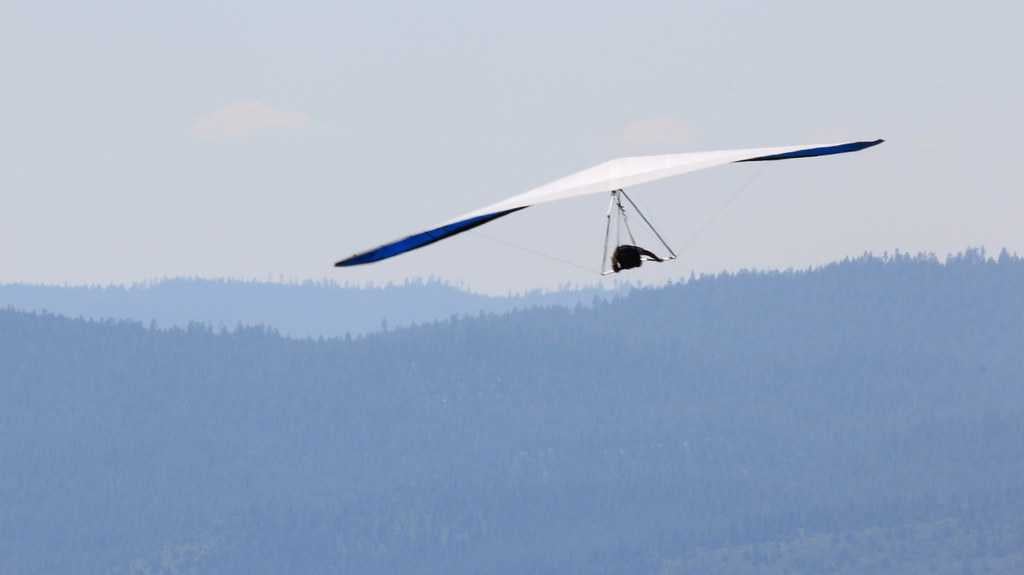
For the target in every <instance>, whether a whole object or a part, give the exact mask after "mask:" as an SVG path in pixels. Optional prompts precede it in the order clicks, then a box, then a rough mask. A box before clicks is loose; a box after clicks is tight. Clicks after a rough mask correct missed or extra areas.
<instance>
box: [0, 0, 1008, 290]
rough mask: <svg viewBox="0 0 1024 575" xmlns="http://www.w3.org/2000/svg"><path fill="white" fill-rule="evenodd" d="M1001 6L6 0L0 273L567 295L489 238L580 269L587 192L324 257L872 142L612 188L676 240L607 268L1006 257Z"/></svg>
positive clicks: (588, 228)
mask: <svg viewBox="0 0 1024 575" xmlns="http://www.w3.org/2000/svg"><path fill="white" fill-rule="evenodd" d="M1022 16H1024V9H1022V8H1020V4H1019V3H1016V2H985V1H980V2H970V3H966V2H935V1H905V2H892V1H884V2H883V1H878V2H875V1H859V2H844V3H838V2H821V1H813V2H811V1H808V2H715V3H712V2H666V3H652V4H644V3H638V2H609V3H603V4H599V3H595V2H575V3H553V2H538V3H532V2H516V3H501V4H494V5H491V4H488V3H483V2H468V1H454V2H430V3H423V2H401V3H398V2H394V3H385V2H376V3H370V2H367V3H340V2H290V3H281V2H264V1H249V2H238V3H232V4H228V3H201V2H164V3H155V2H154V3H151V2H146V3H142V2H129V1H125V2H105V1H93V2H60V3H57V2H40V1H38V0H36V1H31V2H27V1H25V2H23V1H18V0H14V1H12V0H5V1H4V2H3V3H2V4H0V70H2V72H3V75H2V78H3V80H2V82H3V84H2V86H3V91H2V94H3V96H2V98H0V154H2V157H3V164H2V166H3V167H2V169H0V199H2V205H0V281H4V282H10V281H29V282H72V283H82V282H104V283H105V282H128V281H134V280H142V279H148V278H157V277H162V276H177V275H198V276H207V277H224V276H230V277H242V278H267V277H273V278H277V277H279V276H283V277H285V278H291V279H301V278H318V277H330V278H334V279H337V280H339V281H356V282H364V281H376V282H380V281H388V280H397V279H401V278H404V277H410V276H422V275H431V274H432V275H436V276H439V277H442V278H446V279H450V280H453V281H460V282H465V283H466V284H467V285H469V286H471V287H475V288H478V289H483V290H488V291H504V290H505V289H509V288H511V289H518V288H523V287H532V286H552V285H557V284H559V283H563V282H590V281H594V280H596V278H595V277H594V276H593V275H588V274H587V273H585V272H583V271H581V270H578V269H576V268H573V267H571V266H566V265H563V264H558V263H554V262H552V261H549V260H547V259H543V258H539V257H536V256H533V255H529V254H526V253H523V252H521V251H517V250H514V249H510V248H508V247H506V246H504V245H503V244H501V243H498V242H496V241H494V238H497V239H498V240H501V241H511V242H514V243H516V244H520V245H523V246H528V247H530V248H534V249H540V250H542V251H546V252H552V253H556V254H559V255H560V256H561V257H564V258H566V259H569V260H573V261H576V262H579V263H581V264H585V265H588V266H591V267H594V268H596V267H597V265H598V263H599V262H598V260H599V258H600V249H601V244H600V242H601V236H602V233H603V228H602V217H603V211H604V207H605V198H603V197H592V198H586V199H580V200H575V201H570V202H564V203H561V204H557V205H552V206H547V207H543V208H537V209H533V210H526V211H525V212H523V213H521V214H517V215H515V216H511V217H509V218H506V219H505V220H503V221H500V222H497V223H495V224H493V225H490V226H486V227H484V228H481V229H480V230H479V231H478V232H479V233H477V232H471V233H469V234H466V235H464V236H462V237H460V238H456V239H453V240H450V241H446V242H443V243H441V244H437V245H436V246H432V247H430V248H427V249H425V250H421V251H418V252H415V253H412V254H409V255H407V256H405V257H402V258H397V259H394V260H391V261H389V262H384V263H381V264H378V265H374V266H369V267H365V268H362V269H355V270H335V269H333V268H331V264H332V262H334V261H335V260H336V259H338V258H339V257H342V256H346V255H349V254H350V253H352V252H354V251H357V250H360V249H363V248H366V247H369V246H370V245H374V244H377V243H379V242H381V241H385V240H390V239H393V238H394V237H396V236H399V235H402V234H404V233H407V232H411V231H415V230H417V229H419V228H422V227H424V226H428V225H432V224H436V223H438V222H439V221H443V220H445V219H447V218H448V217H450V216H453V215H456V214H459V213H461V212H464V211H467V210H469V209H474V208H476V207H479V206H481V205H484V204H487V203H491V202H493V201H496V200H499V199H502V198H504V197H506V196H509V195H512V194H516V193H519V192H521V191H524V190H525V189H527V188H529V187H532V186H534V185H537V184H541V183H544V182H545V181H548V180H550V179H553V178H556V177H559V176H561V175H564V174H566V173H569V172H572V171H575V170H577V169H581V168H584V167H587V166H589V165H591V164H595V163H598V162H601V161H604V160H606V159H608V158H610V157H613V156H618V155H624V154H634V153H664V152H681V151H689V150H704V149H716V148H725V147H749V146H764V145H784V144H802V143H818V142H832V141H837V140H846V139H873V138H877V137H883V138H886V139H888V142H887V143H886V144H885V145H883V146H881V147H879V148H875V149H872V150H869V151H866V152H863V153H860V154H855V155H850V156H844V157H837V158H824V159H818V160H807V161H797V162H788V163H774V164H771V165H768V166H764V167H763V168H757V167H753V166H733V167H727V168H723V169H719V170H714V171H711V172H705V173H702V174H697V175H693V176H684V177H682V178H678V179H674V180H670V181H669V182H667V183H663V184H657V185H652V186H648V187H644V188H640V189H638V190H636V191H635V193H634V194H633V195H634V198H635V199H637V200H638V201H639V202H640V204H641V206H642V207H645V208H646V209H647V211H648V212H649V213H650V215H652V216H653V217H654V219H655V223H657V224H658V225H659V228H660V229H661V230H662V231H663V232H664V233H665V235H666V236H667V237H668V239H669V240H670V241H671V242H672V243H674V244H675V245H676V246H677V247H678V248H681V249H685V248H688V250H687V251H686V253H685V254H684V257H683V258H682V260H681V261H680V262H677V263H675V264H672V265H663V266H650V267H645V268H644V269H643V270H641V271H640V272H639V273H633V274H632V275H631V276H630V279H637V280H645V281H647V280H649V281H660V280H663V279H665V278H669V277H678V276H685V275H689V273H690V271H691V270H696V271H698V272H700V271H717V270H721V269H735V268H738V267H745V266H756V267H785V266H804V265H808V264H815V263H821V262H825V261H828V260H832V259H835V258H840V257H842V256H845V255H858V254H861V253H863V252H864V251H867V250H871V251H875V252H881V251H885V250H890V251H891V250H893V249H895V248H899V249H902V250H910V251H916V250H931V251H935V252H937V253H939V254H940V255H941V254H945V253H948V252H951V251H956V250H960V249H962V248H964V247H966V246H972V245H973V246H977V245H984V246H986V247H988V248H990V249H997V248H999V247H1002V246H1006V247H1008V248H1010V249H1012V250H1016V251H1018V252H1024V226H1022V225H1021V218H1022V216H1024V198H1022V194H1021V191H1022V190H1021V187H1022V186H1021V184H1020V178H1021V172H1020V169H1019V166H1020V163H1021V162H1020V159H1019V158H1018V155H1019V153H1020V150H1019V145H1018V141H1019V140H1020V134H1021V132H1022V128H1024V126H1022V124H1024V121H1022V114H1021V112H1020V102H1021V101H1022V99H1024V98H1022V96H1024V80H1022V75H1021V73H1020V62H1019V59H1020V57H1021V54H1022V53H1024V41H1022V40H1021V33H1020V22H1021V21H1022ZM755 175H756V176H757V179H756V180H755V181H754V183H753V185H752V186H751V187H750V188H749V190H748V191H747V192H746V193H745V195H744V196H743V197H742V198H741V199H740V200H739V201H738V202H736V203H735V204H734V205H733V206H732V208H731V209H730V210H728V211H727V212H724V213H723V214H722V215H721V217H720V218H719V219H718V220H717V221H716V222H715V223H714V225H712V226H709V227H708V228H707V229H706V231H705V232H704V233H703V234H702V235H701V236H699V237H698V239H697V241H696V242H695V243H694V244H693V245H692V246H689V247H688V246H687V241H686V240H687V238H689V237H691V235H692V234H693V232H694V231H695V229H697V228H699V227H700V226H701V224H702V222H704V221H705V220H706V219H707V218H709V217H712V216H714V215H715V214H718V213H720V210H721V208H722V206H723V205H724V204H725V203H726V200H727V198H728V197H729V196H731V195H732V194H733V193H734V192H735V191H736V190H737V189H739V188H740V187H741V186H742V185H743V184H744V183H745V182H747V181H748V180H749V179H750V178H751V177H754V176H755Z"/></svg>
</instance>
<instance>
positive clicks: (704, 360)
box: [0, 251, 1024, 575]
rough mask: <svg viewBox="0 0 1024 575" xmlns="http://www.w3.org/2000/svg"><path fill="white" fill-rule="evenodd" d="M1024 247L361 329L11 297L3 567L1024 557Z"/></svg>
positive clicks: (551, 567) (207, 569) (843, 563)
mask: <svg viewBox="0 0 1024 575" xmlns="http://www.w3.org/2000/svg"><path fill="white" fill-rule="evenodd" d="M1022 349H1024V260H1022V259H1021V258H1017V257H1015V256H1011V255H1009V254H1000V255H999V256H998V257H996V258H987V257H985V256H984V255H983V254H982V253H981V252H977V251H972V252H968V253H966V254H961V255H958V256H955V257H951V258H949V259H947V260H946V261H945V262H939V261H938V260H937V259H936V258H934V257H931V256H927V255H925V256H909V255H904V254H896V255H893V256H889V257H884V258H873V257H864V258H857V259H851V260H845V261H843V262H839V263H835V264H831V265H828V266H823V267H821V268H818V269H814V270H802V271H786V272H740V273H735V274H720V275H716V276H706V277H703V278H698V279H695V280H693V281H687V282H685V283H679V284H674V285H670V286H666V287H662V288H649V289H636V290H633V291H632V292H631V293H630V294H629V295H627V296H624V297H622V298H620V299H617V300H614V301H597V302H595V303H594V304H593V305H591V306H579V307H557V306H556V307H549V308H543V309H539V308H527V309H523V310H518V311H513V312H509V313H501V314H476V315H471V316H462V317H458V318H454V319H448V320H443V321H438V322H434V323H430V324H426V325H419V326H416V327H409V328H404V329H395V330H388V331H386V332H385V331H380V332H376V333H373V334H369V335H367V336H365V337H360V338H345V337H342V338H334V339H323V340H320V339H314V340H297V339H289V338H283V337H281V336H279V335H278V334H276V333H275V332H274V331H273V330H269V329H263V328H242V329H237V330H229V331H225V332H222V331H220V330H216V329H210V328H208V327H205V326H200V325H195V324H192V325H189V326H186V327H182V328H172V329H162V330H151V329H147V328H146V327H145V325H144V324H140V323H138V322H128V321H112V320H105V321H84V320H80V319H69V318H65V317H58V316H53V315H50V314H43V313H24V312H16V311H10V310H0V464H2V473H0V510H2V513H0V535H2V536H0V573H19V574H29V575H31V574H35V573H41V574H42V573H78V572H82V573H116V574H138V573H161V574H169V573H196V574H205V573H210V574H214V573H216V574H225V573H239V574H242V573H244V574H246V575H248V574H262V573H267V574H271V573H366V574H370V575H372V574H377V573H380V574H385V573H410V574H424V575H426V574H433V573H452V574H455V575H460V574H467V575H468V574H475V573H496V574H499V575H501V574H506V573H507V574H519V573H538V574H551V575H563V574H579V575H584V574H587V575H589V574H592V573H599V574H623V575H625V574H636V573H639V574H647V573H650V574H659V575H675V574H680V575H682V574H684V573H695V572H700V573H703V572H711V573H721V574H724V575H747V574H750V573H780V574H781V573H792V574H808V575H810V574H815V575H818V574H821V573H834V574H844V575H845V574H853V573H857V574H860V573H868V574H878V575H882V574H889V573H901V574H903V573H911V574H918V573H921V574H923V573H929V574H932V573H936V574H939V575H954V574H955V575H959V574H962V573H972V574H980V573H1018V572H1020V571H1021V569H1022V568H1024V553H1022V552H1021V550H1022V549H1024V375H1022V374H1024V354H1022V353H1021V350H1022Z"/></svg>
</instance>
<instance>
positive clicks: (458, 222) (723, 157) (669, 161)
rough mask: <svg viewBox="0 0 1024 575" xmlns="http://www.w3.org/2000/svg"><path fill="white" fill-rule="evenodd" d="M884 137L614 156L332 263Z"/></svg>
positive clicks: (362, 260)
mask: <svg viewBox="0 0 1024 575" xmlns="http://www.w3.org/2000/svg"><path fill="white" fill-rule="evenodd" d="M882 142H883V140H872V141H862V142H848V143H843V144H832V145H824V146H784V147H779V148H751V149H746V150H721V151H717V152H695V153H687V154H668V155H664V156H639V157H632V158H619V159H616V160H610V161H608V162H605V163H603V164H598V165H596V166H594V167H592V168H587V169H586V170H583V171H581V172H576V173H575V174H572V175H569V176H566V177H564V178H561V179H559V180H555V181H553V182H550V183H548V184H544V185H543V186H540V187H538V188H534V189H532V190H530V191H528V192H526V193H523V194H519V195H517V196H513V197H511V198H508V199H507V200H504V201H501V202H498V203H496V204H492V205H490V206H487V207H484V208H480V209H479V210H476V211H473V212H469V213H468V214H463V215H461V216H459V217H457V218H453V219H451V220H449V221H447V222H445V223H444V224H441V225H440V226H437V227H434V228H431V229H428V230H424V231H421V232H417V233H415V234H412V235H410V236H406V237H404V238H401V239H399V240H395V241H393V242H389V243H386V244H384V245H381V246H378V247H375V248H373V249H370V250H366V251H364V252H360V253H358V254H355V255H353V256H350V257H348V258H345V259H343V260H341V261H339V262H337V263H336V264H334V265H336V266H339V267H343V266H354V265H359V264H367V263H371V262H376V261H380V260H384V259H387V258H391V257H394V256H397V255H399V254H403V253H405V252H408V251H412V250H414V249H417V248H421V247H423V246H426V245H429V244H432V243H434V242H437V241H440V240H443V239H445V238H448V237H451V236H454V235H456V234H460V233H462V232H465V231H467V230H471V229H473V228H475V227H477V226H480V225H483V224H486V223H487V222H490V221H492V220H495V219H497V218H500V217H502V216H506V215H508V214H511V213H513V212H516V211H518V210H521V209H523V208H526V207H529V206H534V205H537V204H544V203H547V202H554V201H557V200H564V199H567V198H574V197H577V196H583V195H587V194H596V193H606V192H611V191H614V190H619V189H622V188H628V187H633V186H637V185H640V184H645V183H648V182H654V181H657V180H662V179H665V178H670V177H672V176H679V175H682V174H686V173H689V172H695V171H697V170H703V169H705V168H713V167H715V166H722V165H725V164H733V163H737V162H765V161H772V160H790V159H795V158H812V157H815V156H829V155H833V154H844V153H848V152H856V151H859V150H863V149H865V148H870V147H871V146H876V145H878V144H881V143H882Z"/></svg>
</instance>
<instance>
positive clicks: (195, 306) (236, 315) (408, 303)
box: [0, 278, 628, 338]
mask: <svg viewBox="0 0 1024 575" xmlns="http://www.w3.org/2000/svg"><path fill="white" fill-rule="evenodd" d="M627 291H628V289H626V288H620V289H616V290H602V289H596V288H581V287H566V288H565V289H561V290H558V291H552V292H545V291H534V292H527V293H522V294H512V295H506V296H486V295H481V294H477V293H472V292H469V291H466V290H463V289H459V288H457V287H453V286H451V285H448V284H444V283H441V282H439V281H434V280H427V281H410V282H406V283H404V284H394V285H391V284H389V285H383V286H368V287H359V286H345V285H339V284H335V283H331V282H310V281H307V282H301V283H273V282H255V281H237V280H205V279H189V278H176V279H166V280H162V281H158V282H150V283H142V284H136V285H126V286H119V285H111V286H58V285H33V284H0V308H2V307H10V308H12V309H19V310H23V311H45V312H49V313H55V314H59V315H65V316H69V317H84V318H87V319H100V320H102V319H127V320H134V321H138V322H141V323H143V324H145V325H147V326H148V325H151V324H153V325H155V326H159V327H185V326H188V325H189V324H191V323H203V324H207V325H210V326H213V327H217V328H220V327H226V328H229V329H234V328H235V327H238V326H239V325H242V326H250V327H251V326H255V325H265V326H272V327H273V328H274V329H275V330H277V331H278V332H280V333H281V334H282V335H287V336H291V337H312V338H316V337H342V336H345V335H346V334H351V335H361V334H365V333H370V332H374V331H380V330H382V329H384V328H386V327H391V328H394V327H402V326H407V325H412V324H415V323H424V322H432V321H437V320H441V319H446V318H448V317H451V316H453V315H476V314H478V313H502V312H507V311H511V310H514V309H522V308H527V307H533V306H538V305H564V306H573V305H576V304H579V303H583V304H589V303H590V302H592V301H593V300H594V298H595V297H599V298H603V299H610V298H614V297H616V296H618V295H621V294H624V293H627Z"/></svg>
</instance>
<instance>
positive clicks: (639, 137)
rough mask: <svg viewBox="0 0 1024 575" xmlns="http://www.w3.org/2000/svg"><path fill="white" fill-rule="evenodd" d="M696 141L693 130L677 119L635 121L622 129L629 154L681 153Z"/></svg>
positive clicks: (663, 118)
mask: <svg viewBox="0 0 1024 575" xmlns="http://www.w3.org/2000/svg"><path fill="white" fill-rule="evenodd" d="M694 139H695V138H694V134H693V131H692V130H691V128H690V127H689V126H688V125H687V124H686V122H683V121H682V120H679V119H677V118H669V117H661V118H648V119H643V120H634V121H632V122H629V123H627V124H626V125H625V127H624V128H623V129H622V140H623V144H625V147H626V152H628V153H644V154H652V153H672V152H679V151H682V150H684V149H685V148H686V147H687V146H688V145H689V144H692V143H693V141H694Z"/></svg>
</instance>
